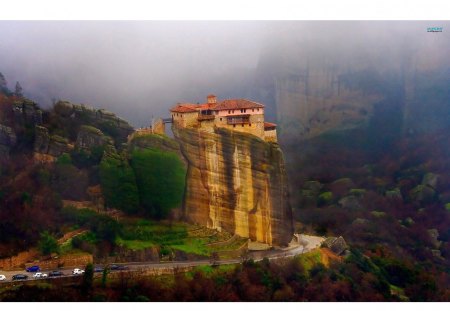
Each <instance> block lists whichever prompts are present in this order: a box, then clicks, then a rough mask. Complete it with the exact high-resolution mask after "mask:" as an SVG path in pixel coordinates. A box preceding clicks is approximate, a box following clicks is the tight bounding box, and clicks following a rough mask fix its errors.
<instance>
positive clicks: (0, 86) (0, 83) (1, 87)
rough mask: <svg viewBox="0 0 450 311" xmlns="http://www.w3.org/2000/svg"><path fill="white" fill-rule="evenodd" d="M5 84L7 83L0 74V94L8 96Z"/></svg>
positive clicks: (8, 92)
mask: <svg viewBox="0 0 450 311" xmlns="http://www.w3.org/2000/svg"><path fill="white" fill-rule="evenodd" d="M7 84H8V82H6V79H5V76H4V75H3V74H2V73H1V72H0V93H4V94H7V95H9V94H10V91H9V90H8V86H7Z"/></svg>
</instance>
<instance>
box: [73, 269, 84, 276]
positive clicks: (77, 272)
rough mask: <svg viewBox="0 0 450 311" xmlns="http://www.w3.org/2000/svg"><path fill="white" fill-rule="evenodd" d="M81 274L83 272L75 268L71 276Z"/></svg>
mask: <svg viewBox="0 0 450 311" xmlns="http://www.w3.org/2000/svg"><path fill="white" fill-rule="evenodd" d="M83 273H84V270H82V269H79V268H75V269H73V271H72V274H73V275H77V274H83Z"/></svg>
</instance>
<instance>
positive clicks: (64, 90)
mask: <svg viewBox="0 0 450 311" xmlns="http://www.w3.org/2000/svg"><path fill="white" fill-rule="evenodd" d="M448 26H450V24H449V22H439V21H432V22H426V21H421V22H412V21H404V22H384V21H377V22H361V21H351V22H350V21H349V22H340V21H328V22H327V21H298V22H294V21H279V22H269V21H210V22H207V21H202V22H187V21H183V22H171V21H116V22H113V21H108V22H105V21H33V22H31V21H1V22H0V38H1V40H0V72H2V73H3V74H4V75H5V77H6V79H7V81H8V86H9V88H10V89H13V88H14V85H15V82H16V81H19V82H20V83H21V85H22V87H23V90H24V95H25V96H27V97H29V98H31V99H33V100H35V101H36V102H38V103H39V104H40V105H41V106H43V107H49V106H50V105H51V103H52V100H55V99H56V100H57V99H62V100H69V101H71V102H74V103H85V104H88V105H91V106H94V107H96V108H104V109H107V110H110V111H112V112H114V113H116V114H117V115H119V116H121V117H123V118H125V119H126V120H128V121H129V122H130V123H131V124H133V125H134V126H136V127H140V126H148V125H149V123H150V119H151V116H152V115H154V116H163V117H164V116H167V114H168V112H167V110H168V109H169V108H170V107H171V106H172V105H174V104H175V103H177V102H202V101H204V99H205V96H206V95H207V94H209V93H214V94H216V95H217V96H218V97H219V98H232V97H250V98H251V99H254V100H258V101H262V102H263V103H264V104H266V105H268V110H267V111H268V116H269V118H272V119H275V117H276V114H277V112H276V105H277V104H276V103H275V102H276V96H275V90H274V89H273V87H274V86H273V85H274V81H275V80H276V79H277V78H279V77H282V76H285V75H289V74H298V73H299V72H300V73H301V72H304V70H305V68H308V70H311V69H314V66H316V67H317V68H325V67H333V68H338V69H339V70H342V71H352V70H355V68H362V67H371V68H376V69H377V70H378V71H379V72H381V74H383V72H390V71H392V70H403V69H404V68H405V67H411V68H412V66H413V67H414V68H416V69H420V70H428V71H432V70H436V69H441V68H449V62H450V61H449V57H448V55H450V40H449V35H448V29H449V27H448ZM427 27H443V32H442V33H427ZM414 55H415V56H414ZM406 60H408V61H409V63H408V62H406ZM411 60H412V61H413V63H411ZM402 68H403V69H402Z"/></svg>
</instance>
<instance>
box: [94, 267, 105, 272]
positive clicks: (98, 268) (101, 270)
mask: <svg viewBox="0 0 450 311" xmlns="http://www.w3.org/2000/svg"><path fill="white" fill-rule="evenodd" d="M104 269H105V268H103V267H94V272H103V270H104Z"/></svg>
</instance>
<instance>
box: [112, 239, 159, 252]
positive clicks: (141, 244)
mask: <svg viewBox="0 0 450 311" xmlns="http://www.w3.org/2000/svg"><path fill="white" fill-rule="evenodd" d="M116 243H117V245H120V246H124V247H126V248H128V249H131V250H134V251H137V250H143V249H146V248H150V247H152V246H155V244H154V243H153V242H152V241H140V240H123V239H121V238H120V237H119V238H117V239H116Z"/></svg>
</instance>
